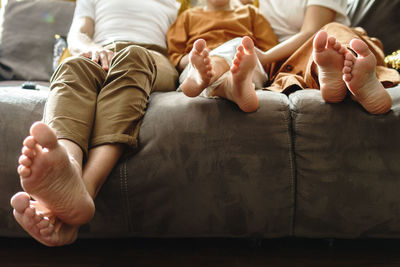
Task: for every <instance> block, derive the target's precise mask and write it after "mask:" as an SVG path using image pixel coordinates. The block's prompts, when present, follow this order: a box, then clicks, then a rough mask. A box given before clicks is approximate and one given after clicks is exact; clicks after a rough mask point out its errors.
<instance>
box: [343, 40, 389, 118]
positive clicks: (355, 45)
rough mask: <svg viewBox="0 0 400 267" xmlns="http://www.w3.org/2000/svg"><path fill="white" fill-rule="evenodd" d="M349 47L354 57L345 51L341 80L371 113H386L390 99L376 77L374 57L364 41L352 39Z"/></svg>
mask: <svg viewBox="0 0 400 267" xmlns="http://www.w3.org/2000/svg"><path fill="white" fill-rule="evenodd" d="M350 47H351V48H352V49H353V50H354V51H355V52H356V53H357V55H358V57H355V56H354V55H353V54H351V53H347V54H346V57H345V61H344V65H345V66H344V67H343V80H344V81H345V83H346V85H347V88H348V89H349V90H350V92H351V93H352V94H353V96H354V97H353V99H355V100H356V101H358V102H359V103H360V104H361V105H362V106H363V107H364V108H365V109H366V110H367V111H368V112H369V113H371V114H384V113H387V112H388V111H389V110H390V109H391V107H392V99H391V97H390V95H389V93H388V92H387V91H386V89H385V88H384V87H383V85H382V84H381V83H380V82H379V80H378V79H377V77H376V72H375V69H376V58H375V56H374V54H373V53H372V52H371V51H370V50H369V48H368V46H367V44H366V43H364V42H363V41H361V40H359V39H353V40H352V41H351V42H350Z"/></svg>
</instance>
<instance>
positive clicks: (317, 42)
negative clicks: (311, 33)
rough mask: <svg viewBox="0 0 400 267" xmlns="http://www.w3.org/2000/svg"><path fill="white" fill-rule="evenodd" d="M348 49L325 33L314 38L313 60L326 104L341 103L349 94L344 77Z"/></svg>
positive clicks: (320, 32)
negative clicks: (344, 63) (344, 64)
mask: <svg viewBox="0 0 400 267" xmlns="http://www.w3.org/2000/svg"><path fill="white" fill-rule="evenodd" d="M346 53H347V49H346V48H345V47H344V46H342V45H341V44H340V43H339V42H337V41H336V39H335V38H334V37H332V36H329V37H328V34H327V33H326V32H325V31H319V32H318V33H317V34H316V36H315V37H314V42H313V59H314V62H315V64H317V66H318V79H319V85H320V90H321V95H322V98H323V99H324V100H325V101H326V102H330V103H338V102H341V101H342V100H343V99H344V98H345V97H346V94H347V88H346V84H345V83H344V81H343V79H342V76H343V73H342V70H343V62H344V57H345V54H346Z"/></svg>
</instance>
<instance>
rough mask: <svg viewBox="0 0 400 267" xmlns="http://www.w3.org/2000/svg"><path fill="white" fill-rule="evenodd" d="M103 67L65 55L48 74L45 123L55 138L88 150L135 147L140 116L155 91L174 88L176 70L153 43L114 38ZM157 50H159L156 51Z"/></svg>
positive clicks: (84, 59)
mask: <svg viewBox="0 0 400 267" xmlns="http://www.w3.org/2000/svg"><path fill="white" fill-rule="evenodd" d="M106 48H108V49H110V50H113V51H114V52H115V55H114V57H113V59H112V61H111V65H110V68H109V70H108V71H104V70H103V69H102V68H101V66H100V65H99V64H98V63H96V62H93V61H92V60H90V59H88V58H85V57H81V56H74V57H71V58H68V59H66V60H65V61H64V62H63V63H62V64H61V65H60V66H59V67H58V69H57V70H56V71H55V73H54V74H53V76H52V77H51V80H50V81H51V86H50V92H49V97H48V100H47V103H46V108H45V113H44V118H43V120H44V122H45V123H46V124H48V125H49V126H50V127H51V128H52V129H54V130H55V132H56V135H57V137H58V138H59V139H67V140H70V141H73V142H74V143H76V144H77V145H79V146H80V147H81V149H82V151H83V153H84V156H85V158H86V156H87V153H88V150H89V149H91V148H93V147H95V146H100V145H104V144H112V143H122V144H126V145H127V146H129V147H132V148H135V147H136V146H137V137H138V134H139V127H140V122H141V119H142V118H143V115H144V113H145V110H146V106H147V102H148V98H149V96H150V94H151V93H152V92H154V91H173V90H175V89H176V86H177V79H178V73H177V71H176V69H175V68H174V66H173V65H172V64H171V63H170V62H169V60H168V59H167V57H165V56H164V55H163V54H162V53H160V52H157V51H156V50H159V48H157V47H150V46H147V47H145V45H135V44H132V43H130V42H117V43H113V44H110V45H108V46H106ZM159 51H160V50H159Z"/></svg>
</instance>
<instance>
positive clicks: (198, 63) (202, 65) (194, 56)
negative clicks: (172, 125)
mask: <svg viewBox="0 0 400 267" xmlns="http://www.w3.org/2000/svg"><path fill="white" fill-rule="evenodd" d="M189 62H190V63H191V64H192V66H193V68H191V69H190V71H189V73H188V76H187V77H186V79H185V80H184V81H183V82H182V84H181V89H182V91H183V93H184V94H185V95H187V96H190V97H196V96H198V95H199V94H200V93H201V92H202V91H203V90H204V89H205V88H207V87H208V86H209V85H210V81H211V77H212V76H213V70H212V64H211V60H210V57H209V53H208V49H207V45H206V41H204V40H203V39H199V40H196V41H195V42H194V44H193V48H192V51H190V54H189Z"/></svg>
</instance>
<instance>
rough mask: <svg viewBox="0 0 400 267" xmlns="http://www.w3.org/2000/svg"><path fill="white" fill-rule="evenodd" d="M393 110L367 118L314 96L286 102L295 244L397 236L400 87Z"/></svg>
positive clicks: (306, 93)
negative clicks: (291, 137) (289, 111)
mask: <svg viewBox="0 0 400 267" xmlns="http://www.w3.org/2000/svg"><path fill="white" fill-rule="evenodd" d="M388 91H389V93H390V94H391V96H392V98H393V107H392V110H391V111H390V112H389V113H388V114H385V115H380V116H376V115H370V114H368V113H367V112H366V111H365V110H364V109H363V108H362V107H361V106H360V105H359V104H358V103H356V102H354V101H352V100H351V99H350V98H348V99H346V100H345V101H344V102H342V103H339V104H326V103H325V102H324V101H323V100H322V98H321V94H320V91H318V90H303V91H298V92H296V93H294V94H292V95H291V96H290V101H291V105H292V109H293V131H294V150H295V159H296V170H297V176H296V178H297V199H296V204H297V207H296V218H295V222H296V228H295V235H296V236H299V237H336V238H356V237H384V238H399V237H400V209H399V207H400V198H399V192H398V191H399V190H398V189H399V188H400V179H399V177H400V164H399V162H400V153H399V149H400V138H399V137H400V86H397V87H395V88H391V89H388Z"/></svg>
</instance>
